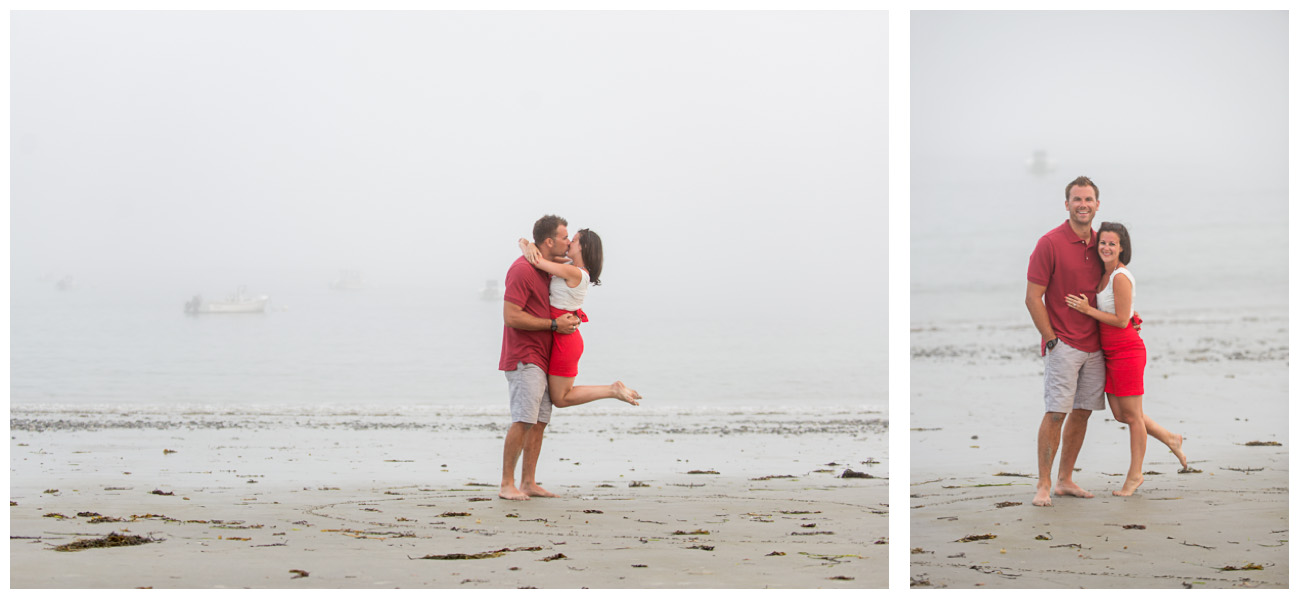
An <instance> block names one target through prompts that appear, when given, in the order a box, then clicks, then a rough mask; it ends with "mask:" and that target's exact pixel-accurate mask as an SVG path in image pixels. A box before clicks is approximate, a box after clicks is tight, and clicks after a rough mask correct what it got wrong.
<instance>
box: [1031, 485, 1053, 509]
mask: <svg viewBox="0 0 1300 600" xmlns="http://www.w3.org/2000/svg"><path fill="white" fill-rule="evenodd" d="M1051 505H1052V491H1051V490H1050V489H1049V488H1038V493H1037V494H1034V506H1051Z"/></svg>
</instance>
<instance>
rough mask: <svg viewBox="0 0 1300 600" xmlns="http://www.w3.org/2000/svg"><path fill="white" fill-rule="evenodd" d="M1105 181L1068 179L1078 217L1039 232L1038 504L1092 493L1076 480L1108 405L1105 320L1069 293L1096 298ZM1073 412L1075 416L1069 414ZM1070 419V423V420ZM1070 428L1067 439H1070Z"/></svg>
mask: <svg viewBox="0 0 1300 600" xmlns="http://www.w3.org/2000/svg"><path fill="white" fill-rule="evenodd" d="M1099 198H1100V194H1099V193H1098V191H1097V186H1096V184H1094V183H1093V182H1092V180H1091V179H1088V178H1087V177H1079V178H1077V179H1075V180H1074V181H1071V182H1070V184H1069V185H1067V186H1066V187H1065V209H1066V210H1067V211H1069V213H1070V218H1069V219H1067V220H1066V221H1065V223H1062V224H1061V226H1060V227H1057V228H1056V229H1053V230H1051V231H1049V232H1047V235H1044V236H1043V237H1041V238H1039V240H1038V245H1037V246H1036V247H1035V248H1034V253H1033V254H1032V255H1031V256H1030V257H1029V285H1028V288H1027V290H1026V291H1025V306H1027V307H1028V308H1029V315H1030V316H1031V317H1032V318H1033V320H1034V326H1035V327H1037V328H1038V332H1039V333H1040V334H1041V335H1042V338H1043V339H1042V346H1041V348H1040V349H1041V352H1042V354H1043V399H1044V402H1045V403H1046V405H1047V411H1046V414H1045V415H1043V422H1042V424H1041V425H1039V427H1038V490H1037V492H1036V493H1035V494H1034V506H1051V505H1052V494H1053V493H1055V494H1056V495H1058V496H1077V497H1080V498H1091V497H1092V494H1091V493H1089V492H1088V491H1087V490H1085V489H1083V488H1081V487H1079V486H1078V484H1076V483H1074V479H1073V475H1074V461H1075V459H1077V458H1078V457H1079V449H1080V448H1081V447H1082V446H1083V437H1084V435H1085V434H1086V433H1087V432H1088V417H1089V416H1090V415H1092V411H1094V410H1101V409H1103V408H1105V407H1106V400H1105V396H1104V394H1103V391H1104V388H1105V385H1106V365H1105V362H1104V359H1103V358H1102V354H1101V338H1100V334H1099V333H1098V329H1097V321H1096V320H1095V319H1093V318H1092V317H1089V316H1087V315H1085V314H1083V313H1081V312H1078V311H1076V310H1072V309H1070V308H1069V307H1068V306H1066V304H1065V297H1066V296H1067V295H1070V294H1082V295H1084V296H1087V297H1088V301H1089V302H1091V303H1093V304H1094V305H1095V303H1096V296H1097V286H1098V285H1099V284H1100V283H1101V274H1102V265H1101V259H1100V258H1098V256H1097V232H1095V231H1093V230H1092V219H1093V217H1094V216H1096V214H1097V207H1098V206H1100V205H1101V202H1100V200H1099ZM1067 415H1068V416H1067ZM1062 426H1064V427H1062ZM1062 429H1064V444H1062ZM1058 447H1060V448H1062V450H1061V468H1060V470H1059V471H1058V475H1057V483H1056V489H1055V490H1053V489H1052V463H1053V462H1054V461H1055V459H1056V450H1057V448H1058Z"/></svg>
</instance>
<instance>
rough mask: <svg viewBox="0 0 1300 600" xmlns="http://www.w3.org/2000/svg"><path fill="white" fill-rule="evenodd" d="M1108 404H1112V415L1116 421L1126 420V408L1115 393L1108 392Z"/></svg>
mask: <svg viewBox="0 0 1300 600" xmlns="http://www.w3.org/2000/svg"><path fill="white" fill-rule="evenodd" d="M1106 404H1107V405H1108V406H1110V415H1111V416H1112V417H1115V420H1116V421H1119V422H1120V423H1123V422H1124V408H1123V407H1121V406H1120V405H1119V402H1116V401H1115V394H1112V393H1110V392H1106Z"/></svg>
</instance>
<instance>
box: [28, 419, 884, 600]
mask: <svg viewBox="0 0 1300 600" xmlns="http://www.w3.org/2000/svg"><path fill="white" fill-rule="evenodd" d="M76 412H77V411H72V412H63V413H58V414H54V413H45V414H37V413H35V412H31V411H27V412H25V411H24V410H21V409H15V410H13V411H12V412H11V430H10V434H11V440H10V466H11V478H10V495H11V505H10V529H11V536H17V537H11V541H10V571H11V582H10V584H11V586H13V587H15V588H32V587H58V588H75V587H120V588H126V587H140V586H152V587H160V588H161V587H209V588H224V587H232V588H233V587H256V588H295V587H305V588H354V587H355V588H367V587H371V588H373V587H440V588H461V587H464V588H513V587H538V588H556V587H560V588H576V587H605V588H660V587H665V588H676V587H690V588H762V587H780V588H801V587H809V588H855V589H856V588H868V587H875V588H884V587H887V585H888V568H887V560H888V559H887V554H888V552H887V550H888V545H887V543H888V506H887V503H888V491H887V490H888V481H889V480H888V479H887V478H886V474H887V473H888V463H887V461H886V460H885V459H884V455H885V452H886V451H887V447H888V445H887V435H886V428H887V423H886V422H885V421H884V420H883V419H879V418H877V417H878V415H864V414H859V415H857V416H853V417H848V418H846V417H845V415H831V416H829V417H828V416H823V415H807V416H798V415H792V414H790V413H782V414H776V415H768V416H763V415H747V416H744V417H739V416H729V415H725V414H720V415H717V416H716V417H711V418H707V419H694V418H682V417H680V416H678V417H673V416H671V415H664V416H662V417H659V416H652V417H651V418H648V419H647V418H646V417H645V415H642V416H641V418H639V419H634V418H614V417H611V416H608V415H605V416H596V415H591V416H587V417H584V418H571V419H565V420H563V421H560V422H562V423H564V425H563V426H560V427H555V428H554V430H553V431H552V430H548V432H547V436H546V440H545V445H544V448H543V451H542V457H541V461H540V462H539V466H538V479H539V483H541V484H542V485H544V486H546V487H548V488H549V489H550V490H551V491H552V492H555V493H558V494H561V495H562V496H563V497H561V498H554V499H541V498H534V499H531V500H528V501H518V502H512V501H505V500H500V499H498V498H496V491H497V486H496V479H497V478H499V476H500V453H501V444H502V439H503V438H502V436H503V435H504V431H505V427H504V425H500V424H497V423H495V421H497V420H499V418H498V417H497V416H496V415H492V416H485V417H480V416H471V417H458V418H454V419H442V420H437V419H432V420H425V419H421V420H419V421H418V422H415V423H398V422H396V421H395V419H394V418H393V417H389V416H381V415H367V416H364V417H362V418H357V417H356V416H353V415H334V416H329V417H319V416H314V417H312V418H310V419H304V418H302V417H301V416H293V415H273V416H269V417H268V416H266V415H258V416H238V415H236V416H231V415H201V416H196V417H185V418H184V419H177V418H174V417H175V415H166V414H163V415H159V414H148V415H145V414H143V413H129V415H128V416H127V417H125V418H124V417H121V416H120V415H118V414H117V413H112V412H109V413H96V414H90V413H84V416H78V415H77V414H73V413H76ZM191 421H193V422H191ZM557 421H559V420H557ZM566 421H567V422H566ZM848 469H852V470H854V471H857V472H863V473H867V474H868V475H870V476H871V478H841V477H839V476H840V475H841V474H843V473H844V471H845V470H848ZM693 471H694V472H695V473H693ZM155 490H156V491H157V492H158V493H155ZM15 502H16V505H15V504H14V503H15ZM92 513H98V514H99V515H101V516H102V517H109V518H114V519H123V520H122V521H110V522H102V523H91V520H92V519H95V517H94V516H91V514H92ZM466 513H467V514H466ZM79 514H80V515H85V516H77V515H79ZM47 515H62V517H66V518H61V517H59V516H47ZM133 517H134V518H133ZM109 532H120V533H122V534H123V535H141V536H146V537H153V538H156V539H160V540H162V541H161V542H157V543H146V544H142V545H137V546H129V547H112V548H91V549H86V550H82V551H79V552H57V551H54V550H53V547H54V546H56V545H59V544H66V543H70V542H73V541H74V540H78V539H87V538H88V537H91V536H92V535H93V536H95V537H102V536H105V535H107V534H108V533H109ZM705 532H707V533H705ZM877 542H879V543H877ZM532 548H536V550H531V549H532ZM706 548H707V549H706ZM503 549H510V550H511V551H509V552H504V553H502V554H500V555H496V556H491V557H484V558H481V559H459V560H458V559H451V560H432V559H429V560H421V557H424V556H427V555H443V554H467V555H475V554H482V553H488V554H492V553H495V552H496V551H499V550H503ZM782 552H783V553H784V555H781V554H773V553H782ZM560 554H562V555H564V556H563V557H561V558H555V559H553V560H544V559H548V558H552V557H555V556H556V555H560ZM636 565H645V566H636ZM291 570H299V571H305V572H307V573H309V575H308V576H306V577H302V576H298V575H297V574H294V573H290V571H291Z"/></svg>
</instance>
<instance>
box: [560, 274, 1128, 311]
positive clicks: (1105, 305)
mask: <svg viewBox="0 0 1300 600" xmlns="http://www.w3.org/2000/svg"><path fill="white" fill-rule="evenodd" d="M1119 273H1123V274H1124V276H1126V277H1128V280H1129V283H1131V284H1132V285H1133V301H1132V302H1130V303H1129V311H1128V316H1125V317H1124V320H1126V321H1127V320H1129V319H1132V318H1133V313H1135V312H1137V305H1138V303H1137V300H1138V284H1137V280H1135V279H1133V274H1132V273H1129V272H1128V269H1126V268H1124V267H1119V268H1118V269H1115V271H1114V272H1112V273H1111V274H1110V282H1109V283H1107V284H1106V289H1104V290H1102V291H1100V292H1097V310H1100V311H1101V312H1108V313H1110V314H1112V315H1113V314H1115V275H1117V274H1119ZM551 285H552V287H551V289H555V287H554V283H552V284H551ZM552 294H554V292H552Z"/></svg>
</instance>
